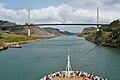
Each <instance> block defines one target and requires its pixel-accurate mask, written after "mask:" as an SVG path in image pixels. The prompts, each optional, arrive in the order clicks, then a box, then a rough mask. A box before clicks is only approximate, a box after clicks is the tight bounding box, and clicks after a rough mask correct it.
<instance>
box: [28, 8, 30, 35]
mask: <svg viewBox="0 0 120 80" xmlns="http://www.w3.org/2000/svg"><path fill="white" fill-rule="evenodd" d="M28 36H30V9H28Z"/></svg>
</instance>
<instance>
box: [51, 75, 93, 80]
mask: <svg viewBox="0 0 120 80" xmlns="http://www.w3.org/2000/svg"><path fill="white" fill-rule="evenodd" d="M51 80H84V79H83V77H78V76H76V77H70V78H67V77H65V78H63V77H54V78H52V79H51ZM86 80H92V79H89V78H87V79H86Z"/></svg>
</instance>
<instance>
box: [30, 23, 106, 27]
mask: <svg viewBox="0 0 120 80" xmlns="http://www.w3.org/2000/svg"><path fill="white" fill-rule="evenodd" d="M55 25H86V26H88V25H93V26H99V25H101V26H106V25H108V24H104V23H93V24H91V23H54V24H52V23H51V24H50V23H41V24H30V25H29V26H55Z"/></svg>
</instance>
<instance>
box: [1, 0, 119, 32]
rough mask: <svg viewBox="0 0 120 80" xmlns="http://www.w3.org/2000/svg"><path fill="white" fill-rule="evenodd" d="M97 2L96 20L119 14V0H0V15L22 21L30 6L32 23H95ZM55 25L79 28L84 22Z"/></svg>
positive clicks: (115, 16)
mask: <svg viewBox="0 0 120 80" xmlns="http://www.w3.org/2000/svg"><path fill="white" fill-rule="evenodd" d="M97 6H99V7H100V13H99V14H100V15H99V17H100V19H99V23H110V22H111V21H113V20H116V19H119V18H120V0H0V19H2V20H8V21H12V22H16V23H20V24H24V23H26V22H27V10H28V9H31V23H96V8H97ZM54 27H57V28H59V29H61V30H69V31H72V32H80V31H81V29H83V27H85V26H54Z"/></svg>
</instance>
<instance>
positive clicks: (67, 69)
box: [66, 47, 72, 77]
mask: <svg viewBox="0 0 120 80" xmlns="http://www.w3.org/2000/svg"><path fill="white" fill-rule="evenodd" d="M71 71H72V68H71V64H70V55H69V47H68V59H67V66H66V74H67V76H68V77H70V72H71Z"/></svg>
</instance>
